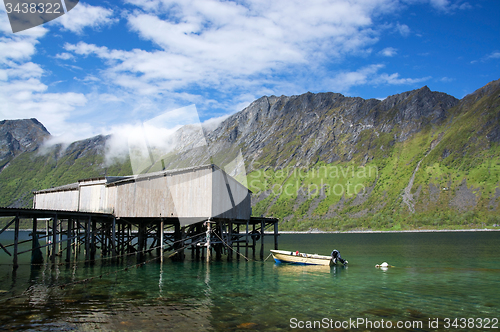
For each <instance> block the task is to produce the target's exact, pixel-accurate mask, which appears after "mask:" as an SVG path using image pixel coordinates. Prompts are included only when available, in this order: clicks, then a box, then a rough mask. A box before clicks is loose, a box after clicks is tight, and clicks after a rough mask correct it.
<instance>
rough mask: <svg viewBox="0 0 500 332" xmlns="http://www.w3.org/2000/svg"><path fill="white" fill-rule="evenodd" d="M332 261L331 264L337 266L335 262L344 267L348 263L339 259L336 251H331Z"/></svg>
mask: <svg viewBox="0 0 500 332" xmlns="http://www.w3.org/2000/svg"><path fill="white" fill-rule="evenodd" d="M332 260H333V264H337V260H338V261H339V262H341V263H342V264H344V265H346V264H347V263H348V262H347V260H345V259H343V258H342V257H340V252H339V251H338V250H337V249H334V250H333V251H332Z"/></svg>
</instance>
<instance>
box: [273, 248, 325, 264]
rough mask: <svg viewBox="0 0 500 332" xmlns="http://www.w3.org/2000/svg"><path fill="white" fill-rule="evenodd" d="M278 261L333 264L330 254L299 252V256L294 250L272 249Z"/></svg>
mask: <svg viewBox="0 0 500 332" xmlns="http://www.w3.org/2000/svg"><path fill="white" fill-rule="evenodd" d="M271 254H272V255H273V258H274V261H275V262H276V263H288V264H301V265H327V266H329V265H333V261H332V258H331V257H330V256H323V255H316V254H305V253H299V255H298V256H297V255H296V254H295V253H294V252H292V251H285V250H271Z"/></svg>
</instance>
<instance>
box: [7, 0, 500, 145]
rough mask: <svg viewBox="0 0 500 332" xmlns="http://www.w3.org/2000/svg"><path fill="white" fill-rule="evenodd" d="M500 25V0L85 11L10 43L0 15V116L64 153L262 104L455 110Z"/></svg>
mask: <svg viewBox="0 0 500 332" xmlns="http://www.w3.org/2000/svg"><path fill="white" fill-rule="evenodd" d="M499 17H500V2H499V1H498V0H491V1H486V0H475V1H463V0H352V1H342V0H338V1H327V0H318V1H303V0H300V1H299V0H274V1H267V0H266V1H264V0H252V1H245V0H240V1H215V0H182V1H170V0H128V1H80V3H79V4H78V5H77V6H76V7H75V8H74V9H73V10H72V11H70V12H68V13H67V14H66V15H64V16H62V17H60V18H58V19H56V20H54V21H51V22H49V23H46V24H44V25H42V26H39V27H36V28H32V29H29V30H26V31H24V32H20V33H16V34H13V33H12V32H11V28H10V25H9V21H8V18H7V14H6V12H5V7H4V5H3V3H2V4H1V5H0V34H1V36H0V85H1V89H0V118H1V119H18V118H32V117H34V118H37V119H38V120H40V121H41V122H42V123H43V124H44V125H45V126H46V127H47V129H48V130H49V131H50V132H51V133H52V134H54V135H57V136H58V137H59V138H60V140H66V141H71V140H76V139H81V138H86V137H90V136H93V135H96V134H101V133H105V134H107V133H111V132H115V131H117V130H122V131H123V130H127V128H129V129H130V126H134V125H135V124H137V123H140V122H143V121H147V120H149V119H152V118H154V117H157V116H159V115H161V114H163V113H164V112H167V111H170V110H173V109H177V108H180V107H185V106H189V105H193V104H194V105H195V106H196V109H197V111H198V113H199V118H200V120H201V121H202V122H205V121H208V122H212V123H217V121H220V120H221V119H224V118H225V117H227V116H228V115H230V114H233V113H235V112H237V111H240V110H242V109H243V108H244V107H246V106H247V105H248V104H249V103H250V102H252V101H253V100H255V99H257V98H259V97H261V96H263V95H298V94H302V93H305V92H308V91H311V92H327V91H332V92H340V93H342V94H344V95H348V96H360V97H363V98H385V97H386V96H389V95H392V94H396V93H400V92H404V91H408V90H412V89H416V88H420V87H422V86H424V85H427V86H428V87H429V88H430V89H431V90H434V91H441V92H445V93H448V94H451V95H453V96H455V97H457V98H462V97H464V96H465V95H467V94H468V93H471V92H473V91H474V90H476V89H477V88H480V87H481V86H483V85H485V84H486V83H488V82H490V81H492V80H496V79H499V78H500V41H499V39H500V38H499V36H500V19H499ZM191 119H192V118H189V117H187V118H186V120H185V121H189V120H191ZM181 122H182V121H181Z"/></svg>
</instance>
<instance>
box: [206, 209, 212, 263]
mask: <svg viewBox="0 0 500 332" xmlns="http://www.w3.org/2000/svg"><path fill="white" fill-rule="evenodd" d="M206 224H207V234H206V236H207V263H209V262H210V259H211V257H210V256H211V252H210V237H211V234H210V233H211V231H212V229H211V224H210V219H208V220H207V222H206Z"/></svg>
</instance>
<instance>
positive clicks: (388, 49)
mask: <svg viewBox="0 0 500 332" xmlns="http://www.w3.org/2000/svg"><path fill="white" fill-rule="evenodd" d="M397 53H398V50H397V49H395V48H394V47H386V48H384V49H383V50H382V51H380V52H379V54H380V55H383V56H388V57H392V56H395V55H396V54H397Z"/></svg>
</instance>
